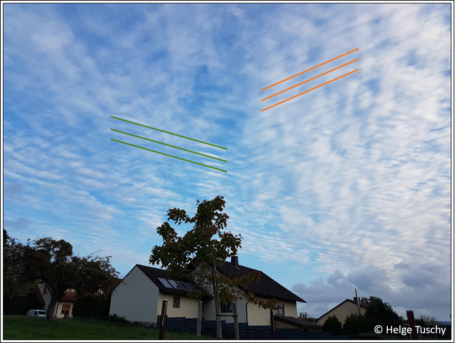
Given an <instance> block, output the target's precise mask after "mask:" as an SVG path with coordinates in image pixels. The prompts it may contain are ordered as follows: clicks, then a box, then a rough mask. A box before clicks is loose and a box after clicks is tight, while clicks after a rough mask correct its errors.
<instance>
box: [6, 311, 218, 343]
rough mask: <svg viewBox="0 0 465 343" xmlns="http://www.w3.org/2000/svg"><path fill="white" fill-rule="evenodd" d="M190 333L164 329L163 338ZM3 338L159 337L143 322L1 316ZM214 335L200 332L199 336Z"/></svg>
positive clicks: (186, 337)
mask: <svg viewBox="0 0 465 343" xmlns="http://www.w3.org/2000/svg"><path fill="white" fill-rule="evenodd" d="M196 338H197V337H196V336H195V335H192V334H186V333H178V332H168V331H167V332H165V339H172V340H190V339H196ZM3 339H5V340H15V339H17V340H47V341H48V340H92V341H94V340H99V339H101V340H146V339H148V340H158V330H156V329H151V328H148V327H144V326H135V325H134V326H131V325H121V324H118V323H114V322H109V321H104V320H90V319H78V318H72V319H56V320H55V321H53V322H47V320H46V319H45V318H36V317H26V316H18V315H15V316H3ZM204 339H214V338H213V337H209V336H204V335H202V340H204Z"/></svg>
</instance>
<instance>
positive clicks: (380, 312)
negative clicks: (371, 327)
mask: <svg viewBox="0 0 465 343" xmlns="http://www.w3.org/2000/svg"><path fill="white" fill-rule="evenodd" d="M365 317H366V318H370V319H374V320H377V321H383V322H387V323H390V324H400V323H401V322H402V320H401V318H400V317H399V315H398V314H397V313H396V312H394V310H393V309H392V307H391V305H389V303H385V302H383V300H382V299H380V298H378V297H372V296H371V297H370V298H369V299H368V306H367V309H366V312H365Z"/></svg>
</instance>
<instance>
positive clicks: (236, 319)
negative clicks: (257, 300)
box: [232, 303, 239, 340]
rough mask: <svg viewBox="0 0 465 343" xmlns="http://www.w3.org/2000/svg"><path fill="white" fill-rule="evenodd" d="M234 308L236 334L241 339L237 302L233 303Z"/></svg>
mask: <svg viewBox="0 0 465 343" xmlns="http://www.w3.org/2000/svg"><path fill="white" fill-rule="evenodd" d="M232 309H233V313H234V335H235V337H236V339H237V340H239V323H238V322H239V320H238V318H237V304H236V303H232Z"/></svg>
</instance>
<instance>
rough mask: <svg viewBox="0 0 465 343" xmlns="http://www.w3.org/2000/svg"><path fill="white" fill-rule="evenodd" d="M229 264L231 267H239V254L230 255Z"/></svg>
mask: <svg viewBox="0 0 465 343" xmlns="http://www.w3.org/2000/svg"><path fill="white" fill-rule="evenodd" d="M231 264H232V265H233V267H236V268H239V256H235V255H234V256H231Z"/></svg>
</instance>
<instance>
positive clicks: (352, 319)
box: [344, 314, 379, 335]
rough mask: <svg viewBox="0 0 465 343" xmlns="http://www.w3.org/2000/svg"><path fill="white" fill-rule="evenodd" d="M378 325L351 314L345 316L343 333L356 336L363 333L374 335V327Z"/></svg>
mask: <svg viewBox="0 0 465 343" xmlns="http://www.w3.org/2000/svg"><path fill="white" fill-rule="evenodd" d="M378 324H379V323H377V322H375V321H374V320H373V319H370V318H366V317H364V316H359V315H356V314H351V315H350V316H347V318H346V320H345V321H344V331H345V332H346V333H347V334H348V335H358V334H360V333H363V332H365V333H374V332H373V329H374V327H375V325H378Z"/></svg>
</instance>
